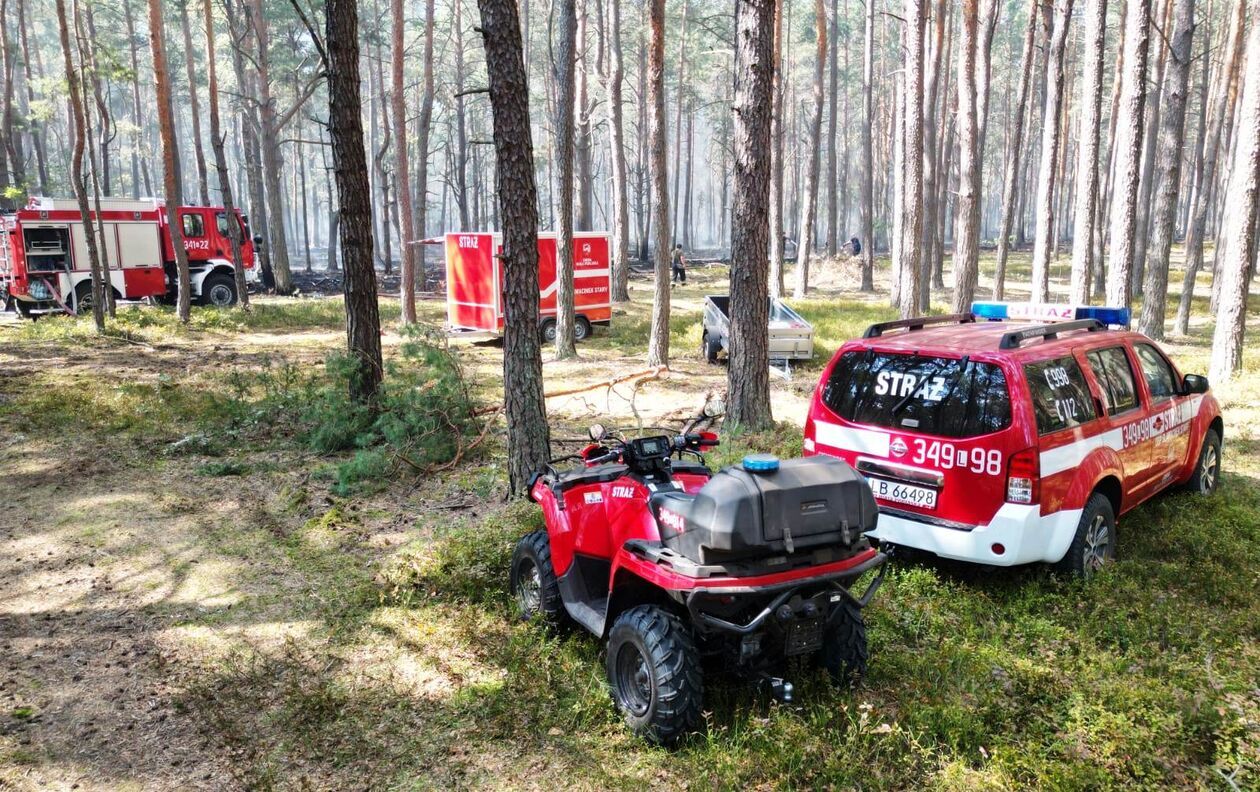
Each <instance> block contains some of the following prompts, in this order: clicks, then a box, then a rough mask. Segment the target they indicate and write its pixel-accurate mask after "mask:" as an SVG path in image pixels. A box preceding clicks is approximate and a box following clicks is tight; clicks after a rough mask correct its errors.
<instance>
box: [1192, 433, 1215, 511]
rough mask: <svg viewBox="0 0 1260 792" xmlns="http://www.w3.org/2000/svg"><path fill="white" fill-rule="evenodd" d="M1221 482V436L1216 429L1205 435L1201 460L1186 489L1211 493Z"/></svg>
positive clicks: (1202, 493) (1205, 493)
mask: <svg viewBox="0 0 1260 792" xmlns="http://www.w3.org/2000/svg"><path fill="white" fill-rule="evenodd" d="M1220 483H1221V436H1220V435H1218V434H1217V433H1216V430H1215V429H1209V430H1207V434H1205V435H1203V448H1201V449H1199V462H1198V464H1196V465H1195V466H1194V473H1193V474H1192V475H1191V476H1190V480H1189V481H1188V482H1186V489H1188V490H1189V491H1191V492H1193V493H1194V494H1196V495H1211V494H1212V493H1213V492H1216V487H1217V485H1218V484H1220Z"/></svg>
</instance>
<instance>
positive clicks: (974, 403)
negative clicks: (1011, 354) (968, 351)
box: [823, 350, 1011, 437]
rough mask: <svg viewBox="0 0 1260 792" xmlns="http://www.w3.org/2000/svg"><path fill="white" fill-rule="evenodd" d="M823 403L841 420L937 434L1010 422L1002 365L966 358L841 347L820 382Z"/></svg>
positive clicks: (980, 430) (963, 433) (973, 432)
mask: <svg viewBox="0 0 1260 792" xmlns="http://www.w3.org/2000/svg"><path fill="white" fill-rule="evenodd" d="M823 403H824V404H826V405H827V407H828V408H829V409H830V410H831V411H832V412H834V413H835V414H836V415H838V416H840V417H841V418H843V419H844V420H846V421H852V422H854V423H860V424H868V425H871V426H883V427H886V428H889V429H898V430H901V431H907V432H915V433H920V434H932V435H940V436H942V437H976V436H979V435H984V434H989V433H991V432H996V431H998V430H1000V429H1005V428H1006V427H1007V426H1009V425H1010V423H1011V400H1010V395H1009V393H1008V391H1007V387H1006V375H1005V374H1003V373H1002V369H1001V368H1000V367H999V366H996V365H994V364H992V363H981V362H977V361H974V360H968V359H967V358H962V359H958V358H943V357H931V356H926V355H897V354H889V353H883V352H874V351H870V350H868V351H865V352H846V353H844V354H843V355H841V356H840V360H839V361H837V362H836V365H835V367H834V368H833V369H832V370H831V376H830V377H829V378H828V379H827V383H826V384H825V385H824V386H823Z"/></svg>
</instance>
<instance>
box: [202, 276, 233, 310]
mask: <svg viewBox="0 0 1260 792" xmlns="http://www.w3.org/2000/svg"><path fill="white" fill-rule="evenodd" d="M200 302H201V304H202V305H212V306H214V307H215V308H230V307H231V306H233V305H236V281H235V280H234V279H233V278H232V276H231V275H227V274H225V273H222V272H214V273H211V274H209V275H207V276H206V279H205V280H203V281H202V282H201V300H200Z"/></svg>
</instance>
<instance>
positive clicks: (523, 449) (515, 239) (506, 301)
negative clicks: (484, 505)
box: [477, 0, 551, 493]
mask: <svg viewBox="0 0 1260 792" xmlns="http://www.w3.org/2000/svg"><path fill="white" fill-rule="evenodd" d="M477 4H478V5H479V6H480V8H481V37H482V40H483V41H484V42H485V48H486V72H487V74H488V75H489V80H490V106H491V108H492V109H493V111H494V150H495V157H496V170H497V173H498V178H497V182H498V185H499V190H498V193H499V211H500V214H501V215H502V217H503V396H504V399H503V403H504V417H505V418H506V423H507V446H508V482H509V489H510V490H511V492H513V493H523V491H524V489H525V486H526V482H527V481H528V480H529V477H530V475H532V474H533V473H534V472H535V471H537V470H539V469H541V468H542V466H543V465H544V464H546V462H547V459H548V458H549V457H550V456H551V453H550V442H551V438H550V432H549V430H548V427H547V405H546V402H545V401H544V399H543V380H542V352H541V349H540V348H539V339H538V195H537V188H536V186H535V183H534V151H533V148H534V147H533V142H532V139H531V136H530V110H529V88H528V84H527V81H526V77H525V65H524V61H523V59H522V54H521V27H520V20H519V19H518V17H517V12H516V3H515V2H513V0H477Z"/></svg>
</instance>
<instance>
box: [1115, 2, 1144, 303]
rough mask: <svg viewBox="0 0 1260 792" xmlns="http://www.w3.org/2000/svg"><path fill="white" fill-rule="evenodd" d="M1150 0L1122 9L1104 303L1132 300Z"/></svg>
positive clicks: (1129, 301) (1131, 4)
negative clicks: (1121, 53) (1121, 57)
mask: <svg viewBox="0 0 1260 792" xmlns="http://www.w3.org/2000/svg"><path fill="white" fill-rule="evenodd" d="M1150 14H1151V0H1129V5H1128V8H1127V9H1126V14H1125V21H1124V25H1125V33H1124V74H1123V75H1122V77H1121V85H1120V108H1119V113H1120V115H1119V122H1118V123H1117V125H1116V137H1115V142H1114V144H1113V154H1112V157H1113V159H1115V168H1116V170H1115V183H1114V184H1113V186H1112V190H1111V192H1112V196H1113V197H1112V200H1111V223H1110V224H1111V231H1110V237H1111V257H1110V264H1109V266H1108V268H1107V304H1108V305H1116V306H1125V307H1128V305H1129V304H1130V303H1131V302H1132V301H1133V289H1132V281H1131V278H1132V274H1133V256H1134V244H1135V241H1136V240H1135V235H1136V227H1137V200H1138V187H1139V186H1140V182H1141V177H1142V174H1141V167H1142V119H1143V112H1144V110H1145V106H1146V86H1145V80H1146V57H1147V49H1148V45H1149V43H1150Z"/></svg>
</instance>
